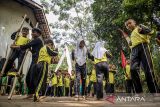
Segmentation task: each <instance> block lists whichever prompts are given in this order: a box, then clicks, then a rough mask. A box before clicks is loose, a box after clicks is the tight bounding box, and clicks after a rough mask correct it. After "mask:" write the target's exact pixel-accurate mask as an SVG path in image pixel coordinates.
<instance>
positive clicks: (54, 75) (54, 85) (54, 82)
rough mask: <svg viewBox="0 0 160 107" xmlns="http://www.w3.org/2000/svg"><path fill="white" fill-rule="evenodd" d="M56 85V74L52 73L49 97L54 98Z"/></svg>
mask: <svg viewBox="0 0 160 107" xmlns="http://www.w3.org/2000/svg"><path fill="white" fill-rule="evenodd" d="M57 83H58V80H57V75H56V73H54V74H53V77H52V89H51V96H54V97H55V96H56V88H57Z"/></svg>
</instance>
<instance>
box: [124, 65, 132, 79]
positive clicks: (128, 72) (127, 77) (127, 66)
mask: <svg viewBox="0 0 160 107" xmlns="http://www.w3.org/2000/svg"><path fill="white" fill-rule="evenodd" d="M126 74H127V76H126ZM127 79H131V72H130V65H126V73H125V80H127Z"/></svg>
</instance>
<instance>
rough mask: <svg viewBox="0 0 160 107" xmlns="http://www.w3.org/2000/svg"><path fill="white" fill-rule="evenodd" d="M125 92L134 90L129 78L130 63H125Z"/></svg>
mask: <svg viewBox="0 0 160 107" xmlns="http://www.w3.org/2000/svg"><path fill="white" fill-rule="evenodd" d="M125 81H126V93H131V92H134V87H133V82H132V79H131V72H130V65H128V64H127V65H126V69H125Z"/></svg>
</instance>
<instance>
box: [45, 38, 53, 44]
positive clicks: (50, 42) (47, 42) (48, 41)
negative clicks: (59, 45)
mask: <svg viewBox="0 0 160 107" xmlns="http://www.w3.org/2000/svg"><path fill="white" fill-rule="evenodd" d="M44 43H45V44H46V45H48V46H54V43H53V40H52V39H46V40H45V41H44Z"/></svg>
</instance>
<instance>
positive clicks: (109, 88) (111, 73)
mask: <svg viewBox="0 0 160 107" xmlns="http://www.w3.org/2000/svg"><path fill="white" fill-rule="evenodd" d="M115 73H116V67H115V65H113V64H110V65H109V81H108V83H107V92H108V93H114V74H115Z"/></svg>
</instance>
